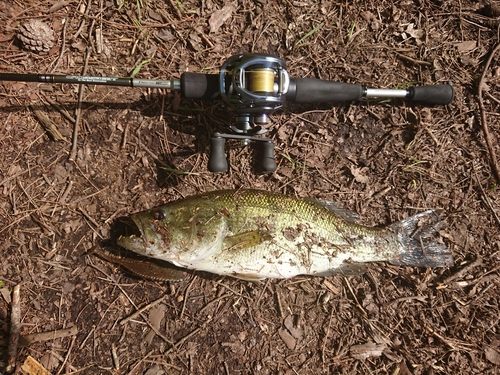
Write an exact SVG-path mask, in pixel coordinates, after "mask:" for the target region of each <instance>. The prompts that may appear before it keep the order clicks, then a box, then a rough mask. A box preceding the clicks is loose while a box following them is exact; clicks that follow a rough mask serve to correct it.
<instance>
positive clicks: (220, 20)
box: [208, 5, 236, 33]
mask: <svg viewBox="0 0 500 375" xmlns="http://www.w3.org/2000/svg"><path fill="white" fill-rule="evenodd" d="M235 10H236V9H235V7H234V6H233V5H224V6H223V7H222V9H219V10H216V11H215V12H213V13H212V15H211V16H210V19H209V20H208V23H209V25H210V32H211V33H216V32H217V31H219V28H220V27H221V26H222V25H223V24H224V22H226V21H227V20H228V19H229V17H231V15H232V14H233V12H234V11H235Z"/></svg>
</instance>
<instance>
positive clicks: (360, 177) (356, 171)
mask: <svg viewBox="0 0 500 375" xmlns="http://www.w3.org/2000/svg"><path fill="white" fill-rule="evenodd" d="M367 169H368V168H356V167H351V173H352V175H353V177H354V179H355V180H356V181H357V182H360V183H362V184H367V183H368V182H370V178H369V177H367V176H365V175H364V174H363V173H364V172H366V170H367Z"/></svg>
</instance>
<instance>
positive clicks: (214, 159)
mask: <svg viewBox="0 0 500 375" xmlns="http://www.w3.org/2000/svg"><path fill="white" fill-rule="evenodd" d="M225 144H226V140H225V139H224V138H222V137H217V136H215V137H211V138H210V157H209V158H208V170H209V171H210V172H214V173H224V172H227V170H228V168H229V167H228V164H227V159H226V151H225V148H224V146H225Z"/></svg>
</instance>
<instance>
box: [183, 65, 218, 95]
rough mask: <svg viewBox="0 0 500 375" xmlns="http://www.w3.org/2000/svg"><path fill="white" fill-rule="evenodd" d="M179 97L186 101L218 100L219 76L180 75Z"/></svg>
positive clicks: (186, 73)
mask: <svg viewBox="0 0 500 375" xmlns="http://www.w3.org/2000/svg"><path fill="white" fill-rule="evenodd" d="M181 95H182V96H183V97H184V98H186V99H204V100H216V99H219V98H220V89H219V75H218V74H202V73H189V72H185V73H182V75H181Z"/></svg>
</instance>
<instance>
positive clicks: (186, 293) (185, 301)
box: [179, 276, 196, 320]
mask: <svg viewBox="0 0 500 375" xmlns="http://www.w3.org/2000/svg"><path fill="white" fill-rule="evenodd" d="M195 280H196V276H195V277H193V280H191V282H190V283H189V285H188V287H187V288H186V291H185V292H184V301H183V303H182V309H181V313H180V316H179V320H182V317H183V316H184V311H186V303H187V299H188V296H189V292H190V291H191V287H192V286H193V284H194V281H195Z"/></svg>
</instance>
